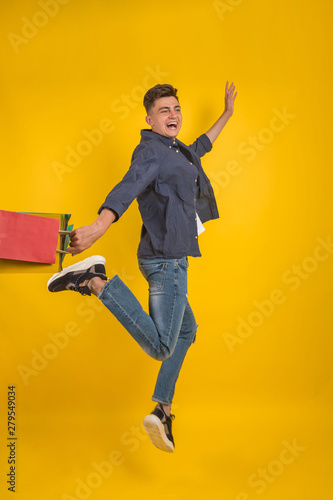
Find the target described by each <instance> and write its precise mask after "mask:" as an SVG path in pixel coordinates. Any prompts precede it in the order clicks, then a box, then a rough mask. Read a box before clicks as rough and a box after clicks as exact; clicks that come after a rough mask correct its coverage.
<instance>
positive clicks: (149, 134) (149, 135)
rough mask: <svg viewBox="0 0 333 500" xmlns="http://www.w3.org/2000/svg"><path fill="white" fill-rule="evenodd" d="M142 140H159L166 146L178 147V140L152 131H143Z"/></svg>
mask: <svg viewBox="0 0 333 500" xmlns="http://www.w3.org/2000/svg"><path fill="white" fill-rule="evenodd" d="M141 137H142V139H159V140H161V141H162V142H163V143H164V144H165V145H166V146H178V142H177V139H172V138H171V137H165V135H161V134H157V133H156V132H153V131H152V130H151V129H143V130H141Z"/></svg>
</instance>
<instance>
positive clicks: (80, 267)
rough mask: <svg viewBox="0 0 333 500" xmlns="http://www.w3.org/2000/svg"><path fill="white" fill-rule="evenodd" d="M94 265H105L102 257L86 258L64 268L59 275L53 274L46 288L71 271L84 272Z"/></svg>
mask: <svg viewBox="0 0 333 500" xmlns="http://www.w3.org/2000/svg"><path fill="white" fill-rule="evenodd" d="M94 264H103V265H105V258H104V257H102V256H101V255H93V256H92V257H88V258H87V259H84V260H81V261H80V262H77V263H76V264H72V265H71V266H68V267H65V269H63V270H62V271H60V272H59V273H56V274H54V275H53V276H52V278H50V279H49V281H48V282H47V288H48V287H49V285H50V283H52V281H54V280H56V279H57V278H60V277H61V276H64V275H65V274H67V273H71V272H73V271H82V272H84V271H86V270H87V269H89V267H91V266H93V265H94Z"/></svg>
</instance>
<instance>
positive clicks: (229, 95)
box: [224, 81, 237, 115]
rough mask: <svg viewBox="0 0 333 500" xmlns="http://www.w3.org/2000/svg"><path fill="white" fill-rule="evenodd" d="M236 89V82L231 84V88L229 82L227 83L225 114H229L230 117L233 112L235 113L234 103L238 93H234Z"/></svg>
mask: <svg viewBox="0 0 333 500" xmlns="http://www.w3.org/2000/svg"><path fill="white" fill-rule="evenodd" d="M235 89H236V86H235V84H234V82H232V83H231V84H230V87H229V86H228V81H227V83H226V86H225V97H224V103H225V108H224V112H225V113H228V114H230V115H232V114H233V112H234V101H235V99H236V96H237V92H236V93H234V92H235Z"/></svg>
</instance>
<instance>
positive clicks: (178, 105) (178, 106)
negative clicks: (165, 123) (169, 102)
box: [159, 104, 180, 111]
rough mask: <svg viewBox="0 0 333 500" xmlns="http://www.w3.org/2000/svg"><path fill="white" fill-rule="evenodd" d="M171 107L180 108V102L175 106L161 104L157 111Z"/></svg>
mask: <svg viewBox="0 0 333 500" xmlns="http://www.w3.org/2000/svg"><path fill="white" fill-rule="evenodd" d="M172 107H174V108H179V109H180V104H177V106H162V107H161V108H159V111H162V109H171V108H172Z"/></svg>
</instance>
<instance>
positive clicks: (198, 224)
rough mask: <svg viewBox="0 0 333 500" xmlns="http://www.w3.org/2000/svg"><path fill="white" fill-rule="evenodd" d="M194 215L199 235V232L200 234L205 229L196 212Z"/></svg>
mask: <svg viewBox="0 0 333 500" xmlns="http://www.w3.org/2000/svg"><path fill="white" fill-rule="evenodd" d="M196 216H197V231H198V236H199V234H201V233H203V232H204V231H205V228H204V225H203V223H202V222H201V220H200V217H199V215H198V214H196Z"/></svg>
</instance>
